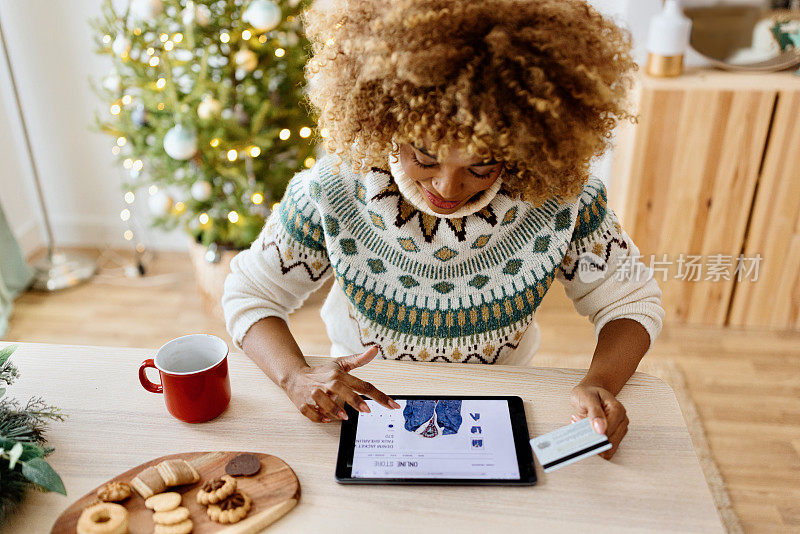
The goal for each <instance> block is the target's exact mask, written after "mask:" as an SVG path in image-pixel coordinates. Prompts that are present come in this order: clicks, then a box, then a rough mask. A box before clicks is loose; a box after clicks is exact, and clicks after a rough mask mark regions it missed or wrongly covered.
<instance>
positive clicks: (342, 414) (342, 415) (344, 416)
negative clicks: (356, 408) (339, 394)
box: [339, 410, 347, 421]
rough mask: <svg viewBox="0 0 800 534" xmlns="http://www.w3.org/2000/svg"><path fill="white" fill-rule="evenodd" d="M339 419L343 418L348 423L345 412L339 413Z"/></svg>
mask: <svg viewBox="0 0 800 534" xmlns="http://www.w3.org/2000/svg"><path fill="white" fill-rule="evenodd" d="M339 417H341V418H342V419H344V420H345V421H346V420H347V413H346V412H345V411H344V410H342V411H340V412H339Z"/></svg>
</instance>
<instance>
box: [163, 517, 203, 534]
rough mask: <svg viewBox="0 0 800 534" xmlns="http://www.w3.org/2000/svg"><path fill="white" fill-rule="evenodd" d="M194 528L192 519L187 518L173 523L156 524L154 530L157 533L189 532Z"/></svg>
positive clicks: (176, 533)
mask: <svg viewBox="0 0 800 534" xmlns="http://www.w3.org/2000/svg"><path fill="white" fill-rule="evenodd" d="M193 528H194V523H192V520H191V519H186V520H184V521H181V522H180V523H175V524H173V525H156V527H155V529H154V530H153V532H154V533H155V534H189V533H190V532H191V531H192V529H193Z"/></svg>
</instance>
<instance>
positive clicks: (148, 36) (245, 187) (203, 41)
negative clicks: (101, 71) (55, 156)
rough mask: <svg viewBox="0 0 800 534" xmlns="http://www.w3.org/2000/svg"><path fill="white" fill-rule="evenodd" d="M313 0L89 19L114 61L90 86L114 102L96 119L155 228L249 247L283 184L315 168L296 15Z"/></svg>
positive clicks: (107, 11) (149, 3) (129, 197)
mask: <svg viewBox="0 0 800 534" xmlns="http://www.w3.org/2000/svg"><path fill="white" fill-rule="evenodd" d="M307 2H308V0H283V1H280V2H277V1H276V2H273V1H271V0H218V1H203V0H195V1H191V0H130V2H129V3H128V4H127V6H126V7H125V9H124V11H122V10H118V9H115V7H114V5H113V4H112V2H111V0H106V1H105V2H104V4H103V7H102V13H101V15H100V16H99V17H98V18H97V19H95V20H93V21H92V25H93V27H94V28H95V30H96V32H97V35H96V44H97V51H98V52H99V53H101V54H106V55H108V56H110V57H111V61H112V66H111V69H110V72H109V74H108V75H107V76H105V78H104V79H103V80H102V81H101V83H99V84H95V87H94V89H95V91H96V93H97V94H98V96H100V97H101V98H102V99H103V100H104V102H106V103H107V108H105V110H104V111H103V113H101V114H100V116H98V117H97V122H98V127H99V128H100V129H101V130H102V131H103V132H106V133H108V134H109V135H110V136H111V137H112V139H113V147H112V152H113V153H114V154H115V155H116V156H117V157H118V159H119V162H120V164H121V165H122V167H123V168H124V169H125V171H126V173H125V176H126V179H125V183H124V184H123V186H124V190H123V192H124V201H125V202H126V203H127V204H128V205H132V204H133V203H134V200H135V198H136V196H137V195H147V204H148V206H149V209H150V211H151V212H152V213H153V215H154V219H153V221H154V226H158V227H162V228H167V229H170V228H175V227H177V226H180V227H183V228H184V229H186V231H187V232H189V234H190V235H191V236H192V237H194V238H195V239H196V240H197V241H198V242H201V243H203V244H204V245H206V246H208V245H211V244H212V243H213V244H215V245H216V246H220V247H231V248H245V247H247V246H248V245H249V244H250V243H251V242H252V241H253V240H254V239H255V238H256V236H257V235H258V233H259V231H260V230H261V228H262V226H263V225H264V221H265V219H266V217H267V216H268V215H269V213H270V208H271V206H273V204H274V202H275V201H277V200H279V199H280V198H281V196H282V195H283V192H284V190H285V187H286V183H287V182H288V180H289V179H290V178H291V177H292V176H293V175H294V174H295V173H296V172H298V171H300V170H302V169H304V168H310V167H311V166H312V165H313V164H314V160H315V157H316V155H317V150H316V147H317V145H318V141H319V139H318V137H320V136H318V135H317V133H316V131H315V130H316V128H315V124H316V120H315V119H314V118H313V117H312V116H310V114H309V111H310V107H309V106H307V105H306V104H305V100H304V98H305V90H304V88H305V80H304V77H303V66H304V64H305V62H306V59H307V55H306V53H307V51H308V50H309V44H308V41H307V40H306V38H305V36H304V34H303V32H302V28H301V27H300V21H299V20H298V15H299V13H300V12H301V11H302V10H303V9H305V7H307V6H306V5H304V4H306V3H307ZM117 3H119V2H117ZM320 133H321V136H322V137H324V134H325V132H324V131H323V132H320ZM120 217H121V218H122V220H123V221H126V220H128V219H129V218H130V217H131V210H130V209H129V207H125V209H123V210H122V211H121V214H120ZM125 234H126V235H125V237H126V238H127V239H131V238H132V233H131V232H130V231H126V233H125Z"/></svg>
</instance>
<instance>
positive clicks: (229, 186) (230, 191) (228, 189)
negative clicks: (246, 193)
mask: <svg viewBox="0 0 800 534" xmlns="http://www.w3.org/2000/svg"><path fill="white" fill-rule="evenodd" d="M234 191H236V186H235V185H233V184H232V183H231V182H225V184H224V185H223V186H222V192H223V193H225V194H226V195H232V194H233V192H234Z"/></svg>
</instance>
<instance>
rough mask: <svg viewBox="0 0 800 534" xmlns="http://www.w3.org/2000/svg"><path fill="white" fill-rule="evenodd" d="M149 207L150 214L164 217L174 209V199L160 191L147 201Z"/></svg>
mask: <svg viewBox="0 0 800 534" xmlns="http://www.w3.org/2000/svg"><path fill="white" fill-rule="evenodd" d="M147 207H148V208H150V213H152V214H153V215H155V216H156V217H163V216H164V215H166V214H167V213H169V210H170V208H172V197H170V196H169V195H168V194H166V193H164V192H163V191H159V192H158V193H156V194H155V195H151V196H150V198H148V199H147Z"/></svg>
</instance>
